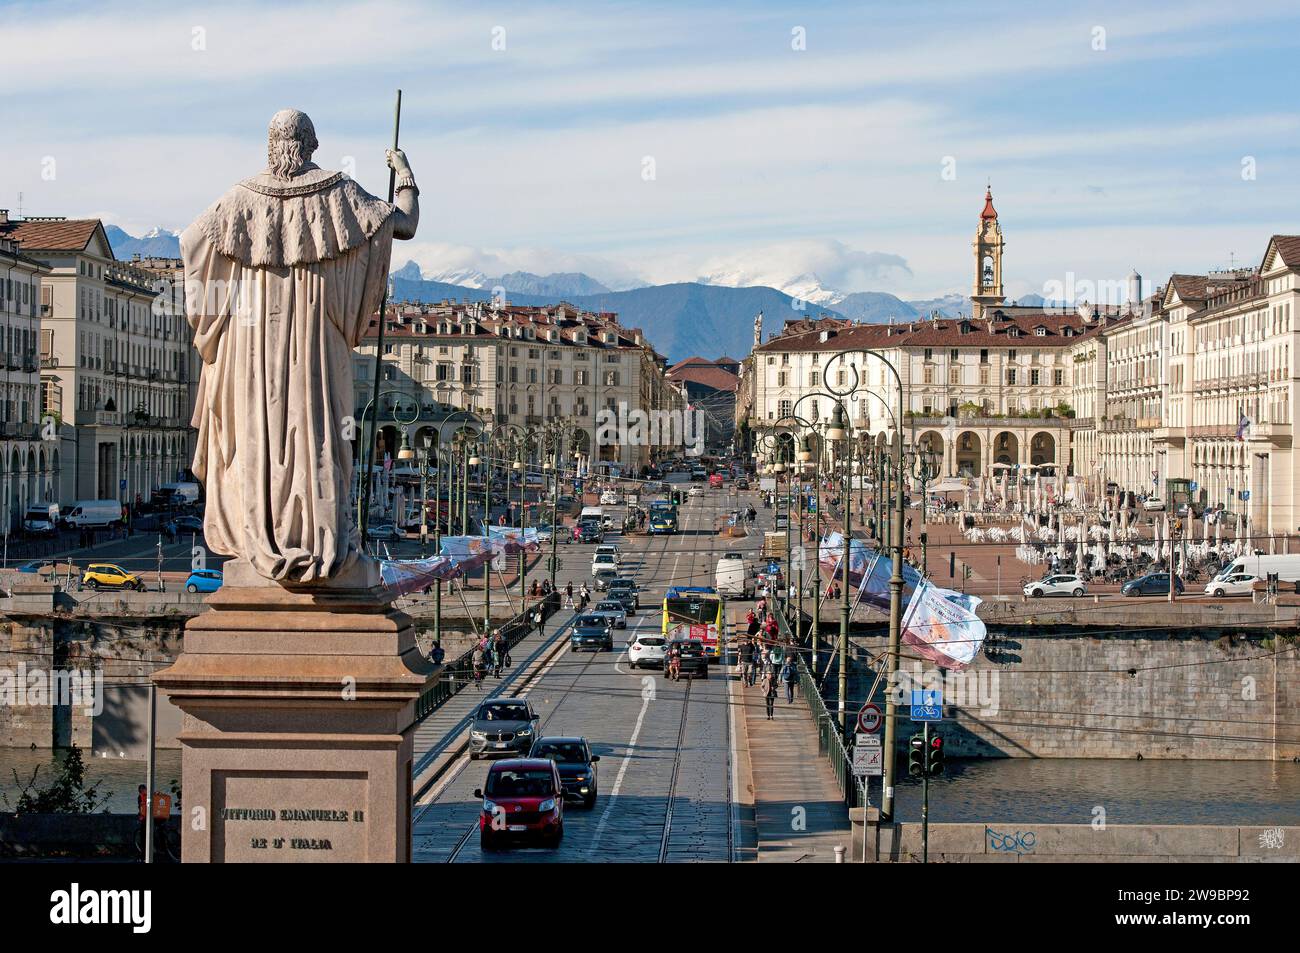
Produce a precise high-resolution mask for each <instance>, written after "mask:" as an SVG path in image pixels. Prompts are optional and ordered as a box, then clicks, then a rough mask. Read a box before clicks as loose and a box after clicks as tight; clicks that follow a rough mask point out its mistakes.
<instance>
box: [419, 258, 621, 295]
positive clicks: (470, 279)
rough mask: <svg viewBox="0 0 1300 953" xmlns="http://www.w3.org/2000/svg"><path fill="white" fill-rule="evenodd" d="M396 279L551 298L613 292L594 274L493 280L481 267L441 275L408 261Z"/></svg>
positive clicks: (525, 274) (515, 276) (520, 273)
mask: <svg viewBox="0 0 1300 953" xmlns="http://www.w3.org/2000/svg"><path fill="white" fill-rule="evenodd" d="M393 274H394V276H396V277H399V278H405V279H409V280H412V281H420V280H424V281H438V282H442V283H443V284H448V285H459V286H460V287H462V288H474V289H478V290H486V291H490V290H492V289H493V288H504V289H505V290H506V291H507V292H508V293H510V294H529V295H551V296H553V297H555V298H557V299H558V298H572V297H577V296H579V295H593V294H605V293H606V292H608V291H609V290H610V289H609V288H607V287H606V286H605V285H603V284H601V283H600V282H599V281H597V280H596V279H595V278H592V277H591V276H590V275H584V274H583V273H582V272H580V271H573V272H556V273H554V274H550V275H535V274H533V273H532V272H528V271H512V272H509V273H508V274H504V275H501V276H500V277H499V278H493V277H490V276H489V275H487V274H486V273H484V272H482V271H479V270H478V269H477V268H449V269H445V270H443V271H438V272H433V273H429V272H423V273H422V272H421V271H420V266H419V265H417V264H416V263H415V262H414V261H408V262H407V263H406V264H405V265H403V266H402V268H401V269H400V270H399V271H395V272H393Z"/></svg>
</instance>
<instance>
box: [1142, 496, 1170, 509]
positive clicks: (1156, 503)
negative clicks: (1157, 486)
mask: <svg viewBox="0 0 1300 953" xmlns="http://www.w3.org/2000/svg"><path fill="white" fill-rule="evenodd" d="M1164 508H1165V501H1164V500H1162V499H1160V497H1158V496H1148V497H1147V498H1146V499H1145V500H1143V501H1142V509H1144V510H1163V509H1164Z"/></svg>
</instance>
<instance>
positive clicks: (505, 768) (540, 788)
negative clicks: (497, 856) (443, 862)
mask: <svg viewBox="0 0 1300 953" xmlns="http://www.w3.org/2000/svg"><path fill="white" fill-rule="evenodd" d="M474 796H475V797H479V798H482V799H483V809H482V811H481V813H480V814H479V819H478V830H479V845H480V846H481V847H482V848H483V850H493V849H494V848H496V847H497V846H498V845H499V844H503V843H505V842H506V841H510V840H516V839H525V838H530V837H535V838H538V839H540V840H541V841H542V843H543V844H544V845H546V846H547V847H558V846H559V845H560V840H561V838H563V837H564V786H563V784H562V783H561V782H560V772H559V769H558V768H556V766H555V762H554V761H552V760H550V759H549V758H511V759H509V760H508V761H498V762H497V763H496V764H494V765H492V767H491V769H490V770H489V771H488V776H487V785H486V787H485V788H484V789H482V790H478V791H475V792H474Z"/></svg>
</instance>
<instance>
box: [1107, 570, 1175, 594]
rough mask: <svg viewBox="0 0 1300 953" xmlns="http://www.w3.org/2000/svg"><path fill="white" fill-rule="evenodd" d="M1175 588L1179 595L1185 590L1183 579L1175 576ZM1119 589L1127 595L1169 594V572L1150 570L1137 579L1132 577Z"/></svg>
mask: <svg viewBox="0 0 1300 953" xmlns="http://www.w3.org/2000/svg"><path fill="white" fill-rule="evenodd" d="M1174 590H1175V592H1177V593H1178V594H1179V595H1182V592H1183V581H1182V580H1181V579H1179V578H1178V577H1177V576H1175V577H1174ZM1119 591H1120V592H1121V593H1123V594H1124V595H1126V596H1167V595H1168V594H1169V573H1167V572H1149V573H1147V574H1146V575H1145V576H1139V577H1138V578H1137V579H1130V580H1129V581H1128V582H1126V583H1124V585H1122V586H1120V589H1119Z"/></svg>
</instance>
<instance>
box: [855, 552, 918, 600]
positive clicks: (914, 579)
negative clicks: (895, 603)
mask: <svg viewBox="0 0 1300 953" xmlns="http://www.w3.org/2000/svg"><path fill="white" fill-rule="evenodd" d="M893 575H894V559H893V557H892V556H889V555H886V554H885V553H881V552H878V551H876V550H874V549H873V550H871V558H870V560H869V567H868V569H867V571H866V572H864V573H863V574H862V581H861V583H859V585H858V599H859V600H860V601H862V602H865V603H866V604H867V605H869V606H872V607H874V608H876V609H888V608H889V580H890V579H891V578H892V577H893ZM920 582H921V573H920V571H919V570H918V569H916V568H915V567H913V566H911V565H909V564H908V563H903V599H904V600H906V599H908V598H910V597H911V595H912V592H913V590H915V589H916V587H917V586H918V585H919V584H920Z"/></svg>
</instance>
